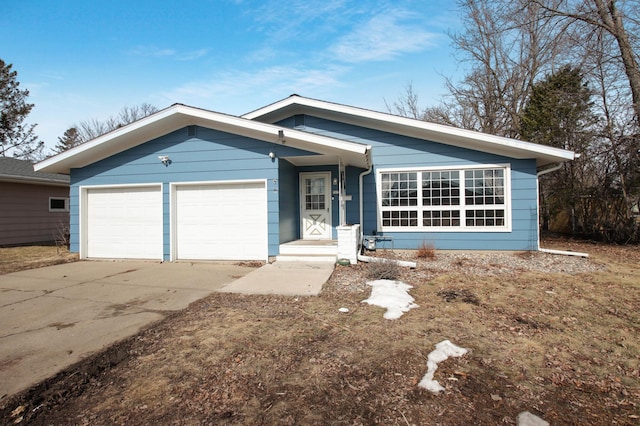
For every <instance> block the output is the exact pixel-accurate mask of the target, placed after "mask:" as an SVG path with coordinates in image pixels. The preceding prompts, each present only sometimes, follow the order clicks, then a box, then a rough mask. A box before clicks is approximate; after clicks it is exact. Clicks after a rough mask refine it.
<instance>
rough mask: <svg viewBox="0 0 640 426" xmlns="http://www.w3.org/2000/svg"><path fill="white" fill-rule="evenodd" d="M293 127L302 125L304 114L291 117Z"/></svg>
mask: <svg viewBox="0 0 640 426" xmlns="http://www.w3.org/2000/svg"><path fill="white" fill-rule="evenodd" d="M293 127H294V128H298V127H304V115H302V114H298V115H296V116H294V118H293Z"/></svg>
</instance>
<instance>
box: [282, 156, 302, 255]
mask: <svg viewBox="0 0 640 426" xmlns="http://www.w3.org/2000/svg"><path fill="white" fill-rule="evenodd" d="M278 161H279V162H280V163H279V169H278V176H279V178H278V179H279V183H280V185H279V188H280V189H279V192H280V208H279V210H280V243H281V244H282V243H286V242H289V241H293V240H297V239H298V238H299V235H300V190H299V187H300V185H299V179H298V170H297V169H296V167H295V166H294V165H293V164H291V163H289V162H288V161H286V160H278Z"/></svg>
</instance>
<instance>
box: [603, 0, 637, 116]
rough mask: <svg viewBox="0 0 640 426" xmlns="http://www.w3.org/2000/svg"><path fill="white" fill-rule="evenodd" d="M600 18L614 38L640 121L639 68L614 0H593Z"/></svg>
mask: <svg viewBox="0 0 640 426" xmlns="http://www.w3.org/2000/svg"><path fill="white" fill-rule="evenodd" d="M593 1H594V3H595V4H596V8H597V10H598V15H600V19H601V20H602V24H603V26H604V28H605V29H606V30H607V31H608V32H609V33H610V34H611V35H612V36H613V37H614V38H615V39H616V43H617V44H618V48H619V49H620V56H621V58H622V63H623V65H624V70H625V73H626V74H627V77H628V78H629V86H630V88H631V99H632V101H633V109H634V111H635V115H636V120H639V121H640V69H638V62H637V61H636V58H635V56H634V52H633V47H632V46H631V42H630V41H629V34H628V33H627V31H626V30H625V27H624V22H623V21H622V15H621V14H620V11H619V10H618V8H617V7H616V2H615V0H608V1H607V2H606V4H605V2H604V0H593Z"/></svg>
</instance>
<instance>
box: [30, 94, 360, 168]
mask: <svg viewBox="0 0 640 426" xmlns="http://www.w3.org/2000/svg"><path fill="white" fill-rule="evenodd" d="M193 125H195V126H201V127H206V128H209V129H214V130H218V131H222V132H228V133H232V134H236V135H240V136H245V137H248V138H253V139H257V140H262V141H265V142H270V143H274V144H286V145H288V146H292V147H294V148H298V149H302V150H306V151H310V152H314V153H317V154H319V155H320V156H329V157H330V158H333V157H339V158H340V159H341V161H342V163H343V164H345V165H352V166H355V167H361V168H368V167H369V165H370V164H371V161H370V150H371V147H370V146H369V145H364V144H360V143H355V142H348V141H343V140H340V139H335V138H330V137H326V136H320V135H314V134H310V133H306V132H301V131H297V130H291V129H283V128H282V127H280V126H275V125H272V124H268V123H263V122H260V121H253V120H248V119H246V118H241V117H236V116H232V115H227V114H221V113H217V112H213V111H208V110H204V109H200V108H194V107H190V106H187V105H182V104H175V105H172V106H170V107H169V108H166V109H163V110H161V111H159V112H157V113H155V114H152V115H150V116H148V117H145V118H142V119H140V120H138V121H135V122H133V123H131V124H128V125H126V126H123V127H121V128H119V129H116V130H114V131H112V132H109V133H107V134H104V135H102V136H99V137H97V138H96V139H93V140H91V141H89V142H86V143H84V144H82V145H79V146H77V147H75V148H72V149H70V150H68V151H65V152H63V153H61V154H58V155H56V156H54V157H51V158H48V159H46V160H44V161H42V162H40V163H38V164H36V165H35V166H34V169H35V170H36V171H43V172H50V173H65V174H69V173H70V170H71V169H72V168H81V167H85V166H88V165H89V164H92V163H95V162H97V161H100V160H102V159H105V158H107V157H110V156H112V155H115V154H117V153H119V152H122V151H125V150H127V149H131V148H133V147H135V146H137V145H140V144H143V143H145V142H147V141H150V140H153V139H156V138H158V137H160V136H163V135H166V134H168V133H171V132H173V131H175V130H178V129H181V128H184V127H186V126H193ZM282 135H284V137H282Z"/></svg>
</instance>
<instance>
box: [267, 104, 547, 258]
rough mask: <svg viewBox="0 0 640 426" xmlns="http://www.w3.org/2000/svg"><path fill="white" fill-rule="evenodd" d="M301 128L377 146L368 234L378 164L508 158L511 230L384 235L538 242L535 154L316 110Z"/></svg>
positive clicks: (493, 246)
mask: <svg viewBox="0 0 640 426" xmlns="http://www.w3.org/2000/svg"><path fill="white" fill-rule="evenodd" d="M279 124H280V125H283V126H288V127H292V126H293V124H294V120H293V118H290V119H286V120H283V121H281V122H280V123H279ZM297 129H298V130H303V131H307V132H311V133H315V134H320V135H324V136H328V137H334V138H338V139H343V140H348V141H351V142H357V143H363V144H368V145H371V146H372V147H373V149H372V160H373V164H374V170H373V171H372V173H371V174H369V175H367V176H365V177H364V189H363V198H364V203H363V204H364V206H363V207H364V220H363V224H362V229H363V232H364V233H365V234H371V233H374V232H378V224H377V194H376V181H375V179H376V171H377V170H379V169H383V168H384V169H387V168H405V167H417V168H418V167H440V166H452V167H464V166H478V165H483V164H510V165H511V215H512V222H511V225H512V230H511V232H470V231H465V232H455V231H454V232H393V233H387V234H386V235H390V236H392V237H393V239H394V243H395V247H397V248H406V249H413V248H417V247H419V246H420V245H421V244H422V243H423V242H425V241H426V242H431V243H433V244H434V245H435V246H436V248H439V249H485V250H486V249H490V250H532V249H536V248H537V246H538V241H537V239H538V232H537V229H538V228H537V226H538V225H537V224H538V212H537V205H538V201H537V191H536V188H537V176H536V163H535V159H525V160H515V159H512V158H508V157H502V156H498V155H493V154H489V153H486V152H481V151H474V150H469V149H464V148H458V147H454V146H450V145H446V144H441V143H436V142H432V141H426V140H420V139H416V138H410V137H406V136H401V135H397V134H392V133H387V132H382V131H379V130H375V129H369V128H364V127H358V126H353V125H350V124H346V123H341V122H337V121H331V120H326V119H322V118H318V117H313V116H305V117H304V126H298V127H297ZM359 172H361V170H358V169H351V170H348V171H347V176H348V179H347V186H348V190H347V192H348V193H350V194H351V195H353V201H351V202H349V203H347V222H349V223H352V222H353V223H358V222H359V211H358V210H359V206H358V197H357V194H358V189H357V184H358V182H357V181H358V174H359ZM352 185H355V187H352Z"/></svg>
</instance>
